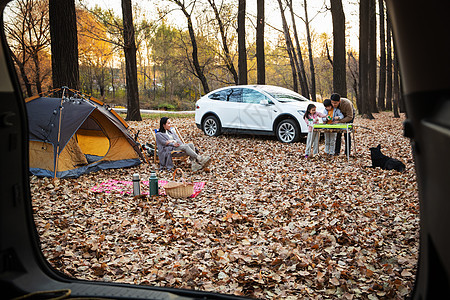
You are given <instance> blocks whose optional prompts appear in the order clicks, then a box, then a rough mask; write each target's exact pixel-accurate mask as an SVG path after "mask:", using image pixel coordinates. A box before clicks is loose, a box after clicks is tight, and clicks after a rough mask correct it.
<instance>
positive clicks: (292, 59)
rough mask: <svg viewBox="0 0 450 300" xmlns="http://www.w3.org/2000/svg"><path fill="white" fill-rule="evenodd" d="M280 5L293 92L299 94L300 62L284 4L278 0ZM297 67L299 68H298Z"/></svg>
mask: <svg viewBox="0 0 450 300" xmlns="http://www.w3.org/2000/svg"><path fill="white" fill-rule="evenodd" d="M278 5H279V6H280V13H281V21H282V24H283V32H284V39H285V40H286V50H287V53H288V55H289V62H290V65H291V71H292V83H293V90H294V92H298V83H297V69H299V66H298V62H297V61H296V60H297V59H296V55H295V52H294V49H293V46H292V40H291V35H290V34H289V27H288V25H287V22H286V17H285V15H284V8H283V4H282V3H281V0H278ZM296 66H297V68H296Z"/></svg>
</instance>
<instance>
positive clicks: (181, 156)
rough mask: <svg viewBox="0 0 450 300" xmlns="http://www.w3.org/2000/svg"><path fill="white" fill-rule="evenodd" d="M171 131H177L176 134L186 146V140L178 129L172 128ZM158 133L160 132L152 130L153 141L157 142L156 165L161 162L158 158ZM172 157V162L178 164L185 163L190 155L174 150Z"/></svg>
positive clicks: (154, 156) (154, 158)
mask: <svg viewBox="0 0 450 300" xmlns="http://www.w3.org/2000/svg"><path fill="white" fill-rule="evenodd" d="M171 129H173V130H174V131H175V133H176V134H177V135H178V137H179V138H180V140H181V142H182V143H183V144H184V139H183V137H182V136H181V134H180V131H179V130H178V129H177V128H176V127H172V128H171ZM157 132H158V129H154V130H152V135H153V140H154V142H155V143H154V145H155V151H153V162H154V163H155V164H156V163H158V162H159V158H158V154H157V150H158V146H157V145H156V133H157ZM171 156H172V161H173V162H176V161H180V162H185V161H186V160H187V158H188V156H189V155H187V154H186V152H184V151H181V150H173V151H172V152H171Z"/></svg>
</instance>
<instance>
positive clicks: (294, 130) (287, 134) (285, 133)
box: [275, 119, 300, 143]
mask: <svg viewBox="0 0 450 300" xmlns="http://www.w3.org/2000/svg"><path fill="white" fill-rule="evenodd" d="M275 134H276V136H277V138H278V140H279V141H280V142H283V143H292V142H297V141H298V140H299V138H300V129H299V127H298V125H297V123H296V122H295V121H293V120H291V119H286V120H283V121H281V122H280V123H278V126H277V129H276V132H275Z"/></svg>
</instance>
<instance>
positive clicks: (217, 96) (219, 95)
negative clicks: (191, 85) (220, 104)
mask: <svg viewBox="0 0 450 300" xmlns="http://www.w3.org/2000/svg"><path fill="white" fill-rule="evenodd" d="M208 98H209V99H211V100H219V101H227V93H226V91H218V92H216V93H213V94H211V95H209V96H208Z"/></svg>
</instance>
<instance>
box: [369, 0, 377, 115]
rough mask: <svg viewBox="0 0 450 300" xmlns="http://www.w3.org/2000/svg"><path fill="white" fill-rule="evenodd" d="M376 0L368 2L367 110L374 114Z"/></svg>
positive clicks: (375, 108) (375, 98)
mask: <svg viewBox="0 0 450 300" xmlns="http://www.w3.org/2000/svg"><path fill="white" fill-rule="evenodd" d="M375 1H376V0H369V71H368V72H369V76H368V81H369V105H370V107H369V109H370V112H372V113H376V112H378V109H377V18H376V3H375Z"/></svg>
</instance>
